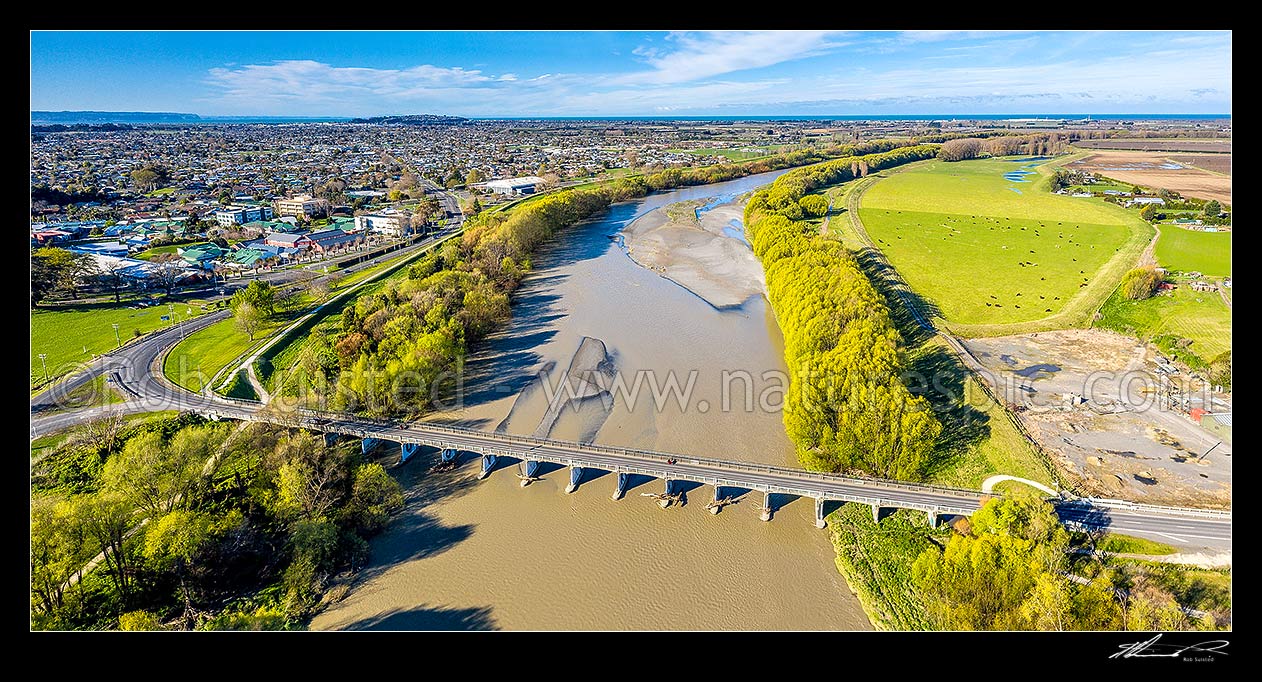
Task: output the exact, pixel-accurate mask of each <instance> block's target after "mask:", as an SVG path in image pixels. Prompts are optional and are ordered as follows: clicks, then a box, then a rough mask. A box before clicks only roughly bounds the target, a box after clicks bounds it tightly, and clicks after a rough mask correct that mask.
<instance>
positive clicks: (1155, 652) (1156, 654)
mask: <svg viewBox="0 0 1262 682" xmlns="http://www.w3.org/2000/svg"><path fill="white" fill-rule="evenodd" d="M1160 640H1161V635H1156V636H1154V637H1153V638H1152V639H1150V640H1148V641H1146V642H1131V643H1129V644H1123V645H1121V646H1120V647H1119V649H1120V651H1117V652H1116V653H1114V654H1113V655H1112V656H1109V658H1179V657H1181V656H1183V654H1185V653H1193V654H1195V653H1207V654H1222V655H1224V656H1226V655H1227V652H1226V651H1223V647H1225V646H1227V640H1225V639H1211V640H1207V641H1204V642H1200V643H1199V644H1187V645H1181V644H1159V643H1158V642H1159V641H1160ZM1211 658H1212V656H1211Z"/></svg>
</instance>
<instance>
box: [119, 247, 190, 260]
mask: <svg viewBox="0 0 1262 682" xmlns="http://www.w3.org/2000/svg"><path fill="white" fill-rule="evenodd" d="M180 246H186V245H185V244H180V245H179V246H176V245H175V244H168V245H166V246H155V247H153V248H152V249H145V250H144V251H141V252H140V253H138V254H136V255H134V256H132V258H138V259H140V260H149V259H151V258H153V257H154V256H156V255H158V254H160V253H175V250H176V249H178V248H180Z"/></svg>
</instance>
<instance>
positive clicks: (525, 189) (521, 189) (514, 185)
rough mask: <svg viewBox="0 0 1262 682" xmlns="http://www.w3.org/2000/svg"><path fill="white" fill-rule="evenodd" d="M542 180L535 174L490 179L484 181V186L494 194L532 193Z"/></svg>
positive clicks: (517, 194) (519, 194)
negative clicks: (522, 176)
mask: <svg viewBox="0 0 1262 682" xmlns="http://www.w3.org/2000/svg"><path fill="white" fill-rule="evenodd" d="M543 182H544V180H543V178H541V177H539V176H537V175H527V176H526V177H524V178H506V179H504V180H491V181H489V182H487V183H486V188H487V189H488V190H489V191H492V192H495V193H496V194H508V195H516V196H521V195H523V194H534V193H535V191H536V190H538V189H539V185H542V184H543Z"/></svg>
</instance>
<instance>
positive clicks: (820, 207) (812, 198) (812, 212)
mask: <svg viewBox="0 0 1262 682" xmlns="http://www.w3.org/2000/svg"><path fill="white" fill-rule="evenodd" d="M798 205H799V206H801V207H802V212H803V213H804V214H806V215H807V216H808V217H811V218H819V217H821V216H823V215H824V214H825V213H827V212H828V200H827V199H825V198H824V197H822V196H820V195H818V194H808V195H806V196H804V197H802V198H801V199H799V200H798Z"/></svg>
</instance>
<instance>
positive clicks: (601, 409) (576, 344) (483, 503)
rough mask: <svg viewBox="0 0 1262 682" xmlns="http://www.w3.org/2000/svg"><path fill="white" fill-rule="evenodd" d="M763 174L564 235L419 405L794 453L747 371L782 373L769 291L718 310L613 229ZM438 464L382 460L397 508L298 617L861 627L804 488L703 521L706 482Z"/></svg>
mask: <svg viewBox="0 0 1262 682" xmlns="http://www.w3.org/2000/svg"><path fill="white" fill-rule="evenodd" d="M776 175H778V173H769V174H763V175H759V176H752V177H748V178H742V179H739V180H734V181H731V182H726V183H720V184H716V185H707V186H704V187H693V188H685V189H680V190H675V191H671V192H663V193H659V194H655V195H652V196H650V197H647V198H645V199H642V200H637V201H634V202H628V203H623V204H619V205H616V206H614V207H613V208H612V209H611V210H610V211H609V212H608V213H607V214H606V215H605V216H603V217H602V218H600V219H598V220H595V221H593V222H590V223H587V224H584V225H580V226H576V227H574V228H571V229H569V230H567V231H566V232H564V233H563V234H562V235H560V236H559V238H558V239H556V240H555V242H554V243H553V244H551V245H550V246H548V247H546V248H545V249H544V250H542V251H541V252H540V253H539V254H537V256H536V258H535V262H534V266H535V269H534V271H533V272H532V274H531V275H530V276H529V277H528V278H527V280H526V281H525V282H524V283H523V285H522V287H521V288H520V289H519V290H518V291H517V293H516V294H515V295H514V305H513V319H512V321H511V323H509V324H508V325H506V328H505V329H504V330H503V332H502V333H499V334H498V335H497V336H495V337H494V338H492V339H490V340H489V341H487V342H484V343H483V344H482V345H481V347H480V348H479V349H478V351H477V353H476V354H475V355H474V356H473V357H471V358H470V359H469V363H468V367H467V373H466V379H465V390H464V393H463V396H462V399H461V404H460V405H458V406H454V407H452V408H451V409H448V410H445V411H444V412H443V413H442V414H440V415H436V418H437V419H440V420H444V421H448V422H451V423H458V424H463V425H466V426H472V427H475V428H482V429H487V430H495V429H500V430H505V431H508V432H510V433H520V434H538V435H545V436H550V437H553V438H559V439H565V440H590V441H594V442H598V443H602V444H608V445H620V446H629V447H636V448H644V449H653V450H662V451H667V452H687V453H691V454H695V455H699V456H706V457H718V458H724V459H740V460H746V461H754V462H762V463H767V464H777V465H789V466H796V462H795V458H794V455H793V447H792V444H791V443H790V442H789V440H788V438H787V437H786V436H785V434H784V427H783V425H782V423H781V420H780V413H779V411H778V409H777V408H778V405H779V401H780V395H781V394H780V393H779V390H778V388H777V386H779V385H780V383H781V382H780V381H779V379H778V378H776V376H775V375H766V376H765V377H764V373H765V372H768V371H770V372H783V371H784V365H783V359H782V350H783V348H782V344H783V341H782V338H781V335H780V332H779V330H778V328H777V326H776V323H775V319H774V316H773V314H772V312H771V310H770V307H769V305H768V304H767V301H766V299H765V298H764V297H763V296H761V295H756V296H753V297H751V298H749V299H748V300H746V301H745V303H744V304H743V305H741V306H739V307H725V308H723V309H722V310H720V309H717V308H715V307H714V306H712V305H710V304H709V303H707V302H706V301H705V300H703V299H701V298H699V297H698V296H697V295H695V294H693V293H692V292H690V291H688V290H687V289H684V288H683V287H681V286H679V285H678V284H676V283H674V282H672V281H670V280H668V279H666V278H664V277H662V276H660V275H659V274H657V273H656V272H653V271H651V270H648V269H645V268H642V267H640V266H639V265H637V264H636V263H635V262H634V261H632V260H631V259H630V258H629V257H628V256H627V254H626V252H625V250H624V249H623V247H622V246H621V244H620V240H619V236H618V233H619V232H620V231H621V230H622V229H623V228H624V227H625V226H626V225H627V224H629V223H630V222H631V221H632V220H634V219H635V218H637V217H639V216H642V215H644V214H645V213H647V212H649V211H652V210H654V209H657V208H660V207H662V206H665V205H666V204H670V203H674V202H679V201H685V200H689V199H705V198H709V197H718V199H719V202H722V201H732V200H734V199H736V198H737V197H738V196H739V195H741V194H742V193H744V192H747V191H749V190H751V189H754V188H757V187H759V186H761V185H765V184H766V183H768V182H770V181H771V180H772V179H774V178H775V177H776ZM719 202H712V203H719ZM733 232H734V231H733ZM728 238H730V239H735V240H738V241H739V240H740V235H739V233H733V234H731V235H730V236H729V237H728ZM580 347H582V348H583V351H582V352H581V353H580V352H578V351H579V349H580ZM580 369H587V370H593V371H595V372H596V373H595V374H591V373H589V374H587V375H584V376H587V377H588V378H590V377H592V376H600V377H604V378H605V380H608V379H609V378H610V377H617V379H616V380H617V381H620V382H621V388H619V387H618V386H616V385H615V386H613V387H612V388H610V386H609V384H607V383H606V384H600V386H602V387H604V388H607V389H610V390H608V391H606V392H601V391H599V390H597V388H596V387H594V386H595V384H593V383H591V382H583V381H580V380H579V378H578V374H577V370H580ZM672 373H673V374H674V378H675V380H676V382H677V384H676V385H677V386H679V387H680V388H681V389H683V388H685V387H686V386H687V385H688V384H689V379H690V377H691V383H692V390H691V391H690V392H685V391H682V390H681V391H679V392H678V393H676V394H674V395H670V394H669V393H667V394H665V395H667V397H666V399H665V400H655V399H654V392H653V387H654V386H657V387H658V388H659V389H660V390H661V391H667V390H668V389H667V382H669V380H670V376H671V374H672ZM725 373H726V377H727V381H726V383H727V386H728V390H727V391H726V392H725V390H724V384H725ZM745 376H748V377H749V379H748V384H749V390H748V391H746V389H745V386H746V383H747V380H746V379H745V378H744V377H745ZM637 377H640V381H641V384H640V386H641V390H640V391H639V393H638V394H634V393H632V392H631V391H632V389H633V388H634V384H635V382H636V379H637ZM733 377H736V378H733ZM545 381H546V382H549V383H548V386H551V387H554V388H555V390H552V389H550V388H548V387H546V386H545V385H544V382H545ZM567 386H569V387H570V388H569V390H570V391H571V392H570V393H568V394H567V393H566V392H565V391H566V390H567V388H566V387H567ZM659 393H660V391H659ZM725 393H726V396H727V400H726V401H725V400H724V397H725ZM751 394H752V399H750V395H751ZM675 396H684V397H686V400H682V399H677V398H676V397H675ZM725 402H726V403H727V404H726V409H725V405H724V403H725ZM681 403H682V404H681ZM435 459H436V457H435V456H434V454H433V452H432V451H428V452H424V451H423V452H422V453H421V454H419V455H417V456H416V457H415V458H414V459H413V460H411V461H409V462H408V463H407V464H406V465H403V466H402V467H400V468H399V469H396V470H395V473H396V474H399V475H400V477H401V480H402V481H403V483H404V485H405V488H406V491H407V500H408V501H407V507H406V508H405V510H404V511H403V512H401V514H400V515H399V518H397V519H395V521H394V522H392V524H391V526H390V527H389V528H388V529H387V530H386V531H385V532H384V533H383V534H382V535H381V536H379V537H377V538H376V539H375V540H374V541H373V543H372V559H371V561H370V564H369V566H368V568H366V569H365V570H364V571H362V573H361V575H360V577H359V578H358V579H357V581H356V583H355V584H354V586H353V588H352V590H351V592H350V594H349V595H348V596H347V597H346V598H345V599H344V600H343V601H341V602H339V603H336V604H333V605H331V606H330V607H329V608H328V609H327V610H325V611H324V612H323V613H321V614H320V615H319V616H317V617H316V618H315V620H314V621H313V622H312V624H311V627H312V628H313V629H364V628H384V629H527V630H551V629H572V630H583V629H752V630H765V629H770V630H778V629H842V630H846V629H849V630H854V629H869V627H870V626H869V625H868V622H867V619H866V617H865V616H864V614H863V610H862V608H861V607H860V605H859V603H858V600H857V599H856V598H855V597H854V596H853V595H852V594H851V592H850V590H849V588H848V586H847V585H846V584H845V581H844V580H843V579H842V578H841V576H840V575H839V574H838V573H837V570H836V568H835V567H834V565H833V552H832V548H831V546H830V544H829V542H828V538H827V535H826V532H825V531H821V530H818V529H816V528H815V527H814V525H813V523H812V521H813V507H812V505H811V503H810V502H809V501H802V500H794V499H792V498H787V499H785V500H780V501H778V502H774V503H773V504H776V505H779V504H783V506H782V507H779V508H777V509H776V512H775V518H774V520H773V521H771V522H769V523H768V522H763V521H760V520H759V518H758V507H759V506H760V505H761V503H762V498H761V495H760V494H757V493H750V494H747V495H745V496H744V497H741V498H739V499H738V501H737V502H736V503H735V504H731V505H729V506H727V507H725V508H724V509H723V510H722V512H721V513H719V514H717V515H712V514H710V513H708V512H707V511H706V510H705V508H704V507H705V504H706V502H708V501H710V500H711V497H712V495H713V489H711V488H709V487H707V486H701V487H696V488H693V489H691V490H687V492H686V494H687V500H688V501H687V504H685V505H684V506H682V507H680V506H672V507H670V508H668V509H662V508H659V506H658V505H657V504H656V503H655V501H654V500H653V499H651V498H649V497H645V496H643V495H642V494H641V493H652V492H661V490H662V482H661V481H657V480H650V479H647V478H646V477H634V478H633V479H632V481H631V485H632V486H633V487H632V488H631V489H629V490H628V491H627V493H626V495H625V497H623V498H622V499H621V500H618V501H615V500H613V499H611V494H612V493H613V491H614V487H615V478H616V477H615V476H612V475H609V474H603V475H602V472H595V471H589V472H587V474H586V476H585V478H584V479H583V480H582V483H581V485H580V487H579V488H578V490H577V491H576V492H574V493H573V494H568V495H567V494H566V493H565V487H566V484H567V483H568V482H569V473H568V471H567V470H565V469H558V468H556V467H552V466H548V465H544V466H543V467H541V469H540V472H539V474H538V475H540V476H541V480H536V481H534V482H532V483H531V484H530V485H529V486H527V487H522V486H521V485H519V483H520V482H519V480H518V477H517V476H515V475H514V474H515V473H517V472H518V469H517V466H516V465H515V463H513V462H512V461H511V460H509V461H506V462H504V463H502V464H501V465H500V468H498V469H497V470H496V471H494V472H493V473H492V474H491V475H490V476H489V477H488V478H487V479H486V480H482V481H478V480H476V479H475V477H474V476H475V474H476V472H477V471H478V460H477V458H476V457H475V456H473V455H469V454H466V455H464V458H463V459H462V462H463V463H462V464H461V466H460V467H459V468H458V469H456V470H454V471H432V470H431V468H432V464H431V463H432V462H433V461H434V460H435ZM684 487H685V488H687V487H688V484H685V486H684ZM736 492H738V493H739V492H742V491H736Z"/></svg>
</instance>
